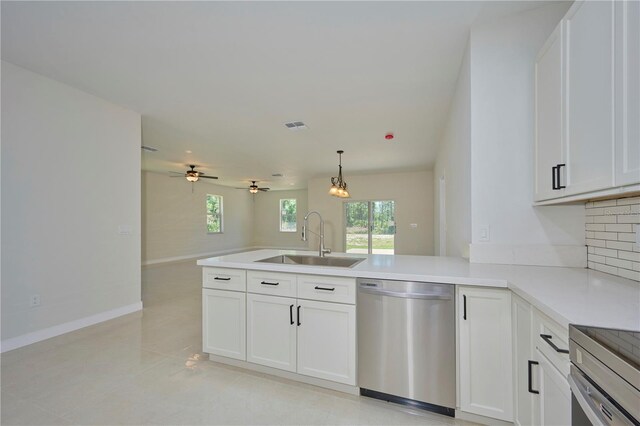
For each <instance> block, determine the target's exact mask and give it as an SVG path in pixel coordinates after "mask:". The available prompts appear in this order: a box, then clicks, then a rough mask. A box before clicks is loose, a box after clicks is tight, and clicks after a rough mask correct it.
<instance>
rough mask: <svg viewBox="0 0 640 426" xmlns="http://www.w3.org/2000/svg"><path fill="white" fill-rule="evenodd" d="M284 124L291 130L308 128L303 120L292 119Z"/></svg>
mask: <svg viewBox="0 0 640 426" xmlns="http://www.w3.org/2000/svg"><path fill="white" fill-rule="evenodd" d="M284 126H285V127H286V128H287V129H289V130H302V129H308V127H307V125H306V124H304V123H303V122H302V121H291V122H289V123H284Z"/></svg>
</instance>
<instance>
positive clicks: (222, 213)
mask: <svg viewBox="0 0 640 426" xmlns="http://www.w3.org/2000/svg"><path fill="white" fill-rule="evenodd" d="M209 197H217V198H218V204H219V205H220V230H219V231H210V230H209V225H208V222H209V216H213V215H211V214H209V209H208V207H207V201H208V199H209ZM205 227H206V228H207V234H211V235H216V234H223V233H224V197H223V196H222V195H217V194H206V197H205Z"/></svg>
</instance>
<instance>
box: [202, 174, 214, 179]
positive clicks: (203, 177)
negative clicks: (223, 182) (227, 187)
mask: <svg viewBox="0 0 640 426" xmlns="http://www.w3.org/2000/svg"><path fill="white" fill-rule="evenodd" d="M198 177H199V178H202V179H218V176H202V174H200V176H198Z"/></svg>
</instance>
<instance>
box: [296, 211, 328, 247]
mask: <svg viewBox="0 0 640 426" xmlns="http://www.w3.org/2000/svg"><path fill="white" fill-rule="evenodd" d="M313 213H315V214H317V215H318V218H319V219H320V235H318V234H316V235H318V237H320V247H319V248H318V255H319V256H320V257H324V255H325V254H327V253H331V249H329V248H326V247H325V246H324V220H322V216H320V213H318V212H317V211H312V212H309V213H307V215H306V216H305V217H304V225H302V241H307V226H308V224H309V216H311V215H312V214H313ZM309 232H311V233H312V234H315V232H313V231H309Z"/></svg>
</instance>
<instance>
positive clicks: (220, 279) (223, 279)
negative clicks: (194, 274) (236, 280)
mask: <svg viewBox="0 0 640 426" xmlns="http://www.w3.org/2000/svg"><path fill="white" fill-rule="evenodd" d="M230 279H231V278H220V277H215V278H214V280H218V281H229V280H230Z"/></svg>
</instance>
